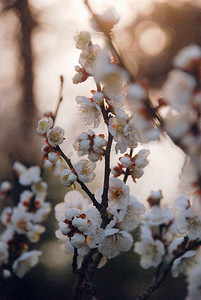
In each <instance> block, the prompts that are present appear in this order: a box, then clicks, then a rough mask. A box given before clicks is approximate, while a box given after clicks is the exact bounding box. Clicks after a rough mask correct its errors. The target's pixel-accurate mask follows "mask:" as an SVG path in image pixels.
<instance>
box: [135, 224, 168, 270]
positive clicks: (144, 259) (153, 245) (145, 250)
mask: <svg viewBox="0 0 201 300" xmlns="http://www.w3.org/2000/svg"><path fill="white" fill-rule="evenodd" d="M142 231H143V233H142V240H141V241H140V242H137V243H135V248H134V251H135V252H136V253H138V254H139V255H141V260H140V265H141V266H142V267H143V268H144V269H148V268H150V267H152V266H153V267H157V266H158V265H159V264H160V262H161V259H162V256H163V255H164V254H165V248H164V245H163V243H162V242H161V241H159V240H154V239H153V237H152V236H151V232H150V229H149V228H147V227H146V226H142Z"/></svg>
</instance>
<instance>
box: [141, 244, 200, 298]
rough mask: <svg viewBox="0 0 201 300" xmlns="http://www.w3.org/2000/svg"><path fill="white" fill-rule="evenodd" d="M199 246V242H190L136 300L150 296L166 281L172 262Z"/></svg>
mask: <svg viewBox="0 0 201 300" xmlns="http://www.w3.org/2000/svg"><path fill="white" fill-rule="evenodd" d="M199 246H201V241H198V242H197V241H194V242H192V243H191V244H190V245H189V246H188V247H187V248H185V249H183V250H181V251H179V252H178V253H177V254H176V255H175V257H174V258H172V260H171V261H170V263H169V264H168V266H167V268H166V269H165V270H164V271H163V273H162V274H161V275H160V276H159V277H156V278H154V279H153V280H152V282H151V284H150V285H149V286H148V287H147V288H146V290H145V291H144V293H143V294H142V295H141V296H139V298H137V300H146V299H148V298H149V297H150V296H151V294H152V293H153V292H154V291H155V290H156V289H157V288H158V287H159V286H160V285H161V283H162V282H163V281H164V280H165V279H166V277H167V275H168V273H169V271H170V270H171V268H172V266H173V264H174V261H175V260H176V259H177V258H179V257H181V256H182V255H184V254H185V253H186V252H188V251H190V250H195V249H196V248H197V247H199Z"/></svg>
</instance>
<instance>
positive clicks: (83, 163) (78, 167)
mask: <svg viewBox="0 0 201 300" xmlns="http://www.w3.org/2000/svg"><path fill="white" fill-rule="evenodd" d="M95 168H96V164H95V162H92V161H89V160H87V159H81V160H80V161H79V162H78V163H76V164H75V166H74V169H75V171H76V173H77V175H78V178H79V179H80V180H81V181H82V182H91V181H93V180H94V178H95V176H96V174H95V173H94V172H93V171H94V170H95Z"/></svg>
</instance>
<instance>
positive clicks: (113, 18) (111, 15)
mask: <svg viewBox="0 0 201 300" xmlns="http://www.w3.org/2000/svg"><path fill="white" fill-rule="evenodd" d="M97 18H98V20H99V22H100V23H101V26H103V28H104V30H106V31H107V32H109V31H111V30H112V28H113V27H114V25H115V24H117V23H118V21H119V16H117V13H116V11H115V10H114V8H111V7H110V8H108V9H107V10H105V11H104V12H103V14H101V15H97ZM91 24H92V27H93V29H94V30H96V31H102V30H101V29H100V28H99V24H97V22H96V20H95V19H94V18H92V19H91Z"/></svg>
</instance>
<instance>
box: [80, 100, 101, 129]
mask: <svg viewBox="0 0 201 300" xmlns="http://www.w3.org/2000/svg"><path fill="white" fill-rule="evenodd" d="M75 100H76V102H77V104H78V105H79V112H80V117H81V120H82V121H83V122H84V124H88V125H91V124H92V123H93V124H94V127H95V128H96V127H98V125H99V123H100V115H101V109H100V106H99V105H98V104H97V103H96V102H95V101H94V100H93V99H90V98H87V97H81V96H77V97H76V99H75Z"/></svg>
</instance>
